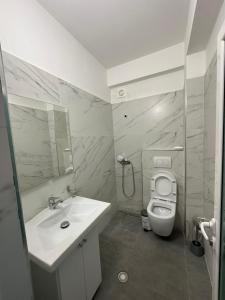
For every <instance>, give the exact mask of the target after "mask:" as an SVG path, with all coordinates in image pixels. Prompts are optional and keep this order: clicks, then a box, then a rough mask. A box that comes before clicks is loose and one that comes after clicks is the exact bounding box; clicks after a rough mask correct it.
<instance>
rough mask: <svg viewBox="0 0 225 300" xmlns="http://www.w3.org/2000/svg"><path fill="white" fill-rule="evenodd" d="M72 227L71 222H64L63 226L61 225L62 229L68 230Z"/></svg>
mask: <svg viewBox="0 0 225 300" xmlns="http://www.w3.org/2000/svg"><path fill="white" fill-rule="evenodd" d="M69 226H70V222H69V221H63V222H62V223H61V224H60V227H61V228H62V229H65V228H67V227H69Z"/></svg>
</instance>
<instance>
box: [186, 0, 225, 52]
mask: <svg viewBox="0 0 225 300" xmlns="http://www.w3.org/2000/svg"><path fill="white" fill-rule="evenodd" d="M223 2H224V0H198V2H197V7H196V11H195V17H194V23H193V27H192V32H191V39H190V43H189V48H188V54H191V53H195V52H198V51H201V50H204V49H205V48H206V46H207V43H208V40H209V37H210V35H211V32H212V30H213V27H214V24H215V22H216V19H217V16H218V13H219V11H220V8H221V6H222V4H223Z"/></svg>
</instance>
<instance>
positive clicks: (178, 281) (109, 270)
mask: <svg viewBox="0 0 225 300" xmlns="http://www.w3.org/2000/svg"><path fill="white" fill-rule="evenodd" d="M100 250H101V262H102V273H103V282H102V284H101V286H100V288H99V290H98V291H97V293H96V295H95V297H94V299H95V300H106V299H107V300H128V299H129V300H139V299H141V300H151V299H152V300H178V299H179V300H197V299H198V300H200V299H204V300H210V299H211V297H210V293H211V286H210V282H209V276H208V273H207V270H206V266H205V262H204V259H203V258H197V257H195V256H193V255H192V253H190V251H189V249H188V248H187V246H186V244H185V240H184V237H183V235H182V234H181V233H179V232H174V233H173V235H172V236H171V237H170V238H167V239H165V238H160V237H158V236H156V235H155V234H154V233H153V232H148V233H146V232H144V231H143V230H142V227H141V221H140V218H139V217H136V216H132V215H129V214H125V213H122V212H118V213H117V214H116V216H115V217H114V218H113V219H112V221H111V222H110V224H109V225H108V226H107V228H106V229H105V230H104V232H103V233H102V234H101V236H100ZM120 271H126V272H127V273H128V275H129V280H128V282H127V283H125V284H123V283H120V282H119V281H118V279H117V275H118V273H119V272H120Z"/></svg>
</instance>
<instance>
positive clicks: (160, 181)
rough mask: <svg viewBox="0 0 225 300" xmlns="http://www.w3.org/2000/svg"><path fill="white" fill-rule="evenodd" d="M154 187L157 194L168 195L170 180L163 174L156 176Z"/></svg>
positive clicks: (170, 185) (170, 189)
mask: <svg viewBox="0 0 225 300" xmlns="http://www.w3.org/2000/svg"><path fill="white" fill-rule="evenodd" d="M155 189H156V192H157V193H158V194H159V195H162V196H168V195H170V194H171V192H172V182H171V181H170V179H169V178H166V177H165V176H161V177H158V178H157V179H156V181H155Z"/></svg>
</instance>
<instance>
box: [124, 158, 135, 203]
mask: <svg viewBox="0 0 225 300" xmlns="http://www.w3.org/2000/svg"><path fill="white" fill-rule="evenodd" d="M130 165H131V169H132V181H133V191H132V193H131V194H130V195H129V194H127V193H126V190H125V184H124V181H125V166H126V164H122V167H123V174H122V189H123V194H124V196H125V197H127V198H131V197H133V196H134V194H135V178H134V166H133V164H132V162H130Z"/></svg>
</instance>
